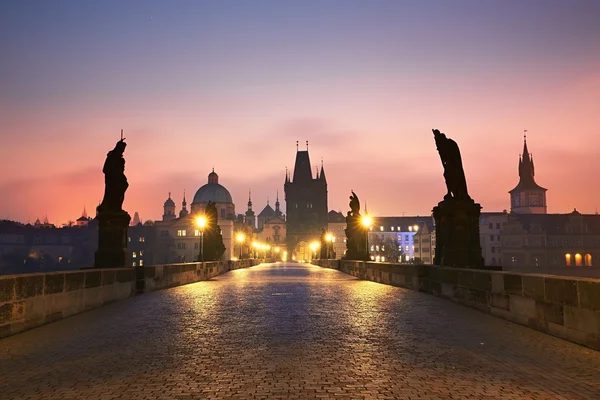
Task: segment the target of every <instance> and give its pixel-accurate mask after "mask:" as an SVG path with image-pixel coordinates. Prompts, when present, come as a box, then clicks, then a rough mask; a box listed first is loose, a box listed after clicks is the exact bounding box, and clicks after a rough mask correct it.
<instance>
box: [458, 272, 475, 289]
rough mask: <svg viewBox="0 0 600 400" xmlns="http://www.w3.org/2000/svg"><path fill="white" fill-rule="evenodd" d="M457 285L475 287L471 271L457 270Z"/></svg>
mask: <svg viewBox="0 0 600 400" xmlns="http://www.w3.org/2000/svg"><path fill="white" fill-rule="evenodd" d="M458 285H459V286H465V287H469V288H472V287H475V276H474V274H473V271H468V270H459V271H458Z"/></svg>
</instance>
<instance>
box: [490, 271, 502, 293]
mask: <svg viewBox="0 0 600 400" xmlns="http://www.w3.org/2000/svg"><path fill="white" fill-rule="evenodd" d="M490 276H491V277H492V293H502V294H504V275H503V274H496V273H493V272H492V273H490Z"/></svg>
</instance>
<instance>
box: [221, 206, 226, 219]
mask: <svg viewBox="0 0 600 400" xmlns="http://www.w3.org/2000/svg"><path fill="white" fill-rule="evenodd" d="M221 219H225V209H224V208H221Z"/></svg>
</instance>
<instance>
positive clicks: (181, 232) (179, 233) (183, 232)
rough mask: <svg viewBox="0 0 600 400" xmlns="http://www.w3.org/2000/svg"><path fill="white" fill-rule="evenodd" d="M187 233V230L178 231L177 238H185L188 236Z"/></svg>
mask: <svg viewBox="0 0 600 400" xmlns="http://www.w3.org/2000/svg"><path fill="white" fill-rule="evenodd" d="M186 233H187V232H186V231H185V229H178V230H177V236H185V235H186Z"/></svg>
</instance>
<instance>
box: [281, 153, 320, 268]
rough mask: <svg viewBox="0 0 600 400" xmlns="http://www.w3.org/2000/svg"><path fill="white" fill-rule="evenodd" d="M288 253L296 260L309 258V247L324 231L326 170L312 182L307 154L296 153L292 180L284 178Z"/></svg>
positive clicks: (287, 176) (287, 177)
mask: <svg viewBox="0 0 600 400" xmlns="http://www.w3.org/2000/svg"><path fill="white" fill-rule="evenodd" d="M284 190H285V201H286V223H287V224H286V226H287V239H286V243H287V249H288V252H290V253H291V254H292V257H293V258H294V259H296V260H307V259H309V258H310V254H311V250H310V248H309V244H310V243H311V242H312V241H315V240H316V241H319V238H320V236H321V231H322V229H327V223H328V218H327V213H328V210H327V179H326V177H325V170H324V168H323V165H321V170H320V172H318V173H317V174H316V176H315V177H314V178H313V175H312V168H311V164H310V157H309V154H308V150H305V151H299V150H298V151H297V152H296V162H295V164H294V172H293V176H292V177H291V178H290V175H289V174H288V173H286V177H285V184H284Z"/></svg>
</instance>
